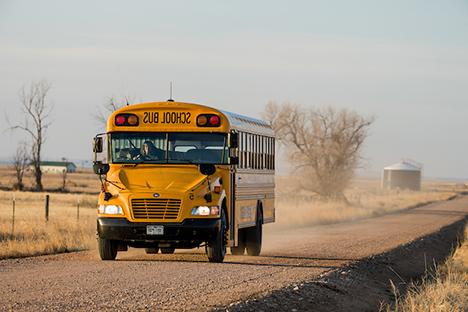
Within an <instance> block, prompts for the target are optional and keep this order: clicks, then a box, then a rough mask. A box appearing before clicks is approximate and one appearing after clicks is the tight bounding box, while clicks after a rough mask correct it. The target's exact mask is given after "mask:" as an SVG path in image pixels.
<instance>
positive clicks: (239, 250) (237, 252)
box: [231, 229, 245, 256]
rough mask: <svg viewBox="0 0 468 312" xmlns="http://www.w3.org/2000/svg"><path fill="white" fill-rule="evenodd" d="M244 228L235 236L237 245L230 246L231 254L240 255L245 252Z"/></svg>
mask: <svg viewBox="0 0 468 312" xmlns="http://www.w3.org/2000/svg"><path fill="white" fill-rule="evenodd" d="M244 231H245V230H244V229H240V230H239V232H238V234H237V236H238V238H237V242H238V244H237V246H236V247H231V254H232V255H235V256H242V255H243V254H244V252H245V233H244Z"/></svg>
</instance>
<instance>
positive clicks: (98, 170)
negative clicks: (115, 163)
mask: <svg viewBox="0 0 468 312" xmlns="http://www.w3.org/2000/svg"><path fill="white" fill-rule="evenodd" d="M109 169H110V167H109V164H103V163H102V162H100V161H95V162H94V164H93V170H94V173H95V174H98V175H104V174H106V173H108V172H109Z"/></svg>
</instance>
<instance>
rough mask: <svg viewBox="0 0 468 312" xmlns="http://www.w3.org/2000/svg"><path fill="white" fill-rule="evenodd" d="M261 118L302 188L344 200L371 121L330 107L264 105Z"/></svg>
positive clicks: (371, 119) (358, 161)
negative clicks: (276, 140) (283, 149)
mask: <svg viewBox="0 0 468 312" xmlns="http://www.w3.org/2000/svg"><path fill="white" fill-rule="evenodd" d="M264 115H265V118H266V119H267V120H268V121H269V122H270V123H271V125H272V127H273V129H274V130H275V133H276V136H277V138H278V140H279V142H280V143H281V144H282V145H284V146H285V147H286V152H287V154H288V156H289V158H290V160H291V161H292V163H293V165H294V168H295V169H296V171H297V172H299V171H300V172H301V174H303V176H304V177H307V178H305V179H304V178H303V179H301V181H303V182H302V187H303V188H305V189H307V190H310V191H313V192H315V193H317V194H318V195H320V196H322V197H324V198H332V199H340V200H346V197H345V196H344V190H345V189H346V187H347V186H348V185H349V183H350V181H351V179H352V177H353V175H354V172H355V170H356V168H357V167H358V165H359V163H360V160H361V159H362V158H361V156H360V153H361V149H362V146H363V143H364V141H365V139H366V138H367V134H368V129H369V127H370V125H371V124H372V122H373V118H365V117H362V116H360V115H358V114H357V113H355V112H353V111H349V110H346V109H341V110H336V109H334V108H332V107H327V108H323V109H314V108H310V109H306V108H303V107H300V106H298V105H294V104H283V105H278V104H276V103H274V102H270V103H268V105H267V106H266V108H265V114H264Z"/></svg>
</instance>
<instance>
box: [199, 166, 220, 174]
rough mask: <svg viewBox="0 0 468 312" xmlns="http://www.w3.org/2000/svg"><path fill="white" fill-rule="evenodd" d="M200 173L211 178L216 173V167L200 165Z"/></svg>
mask: <svg viewBox="0 0 468 312" xmlns="http://www.w3.org/2000/svg"><path fill="white" fill-rule="evenodd" d="M198 170H200V173H201V174H203V175H206V176H210V175H212V174H214V173H215V172H216V166H215V165H212V164H200V165H198Z"/></svg>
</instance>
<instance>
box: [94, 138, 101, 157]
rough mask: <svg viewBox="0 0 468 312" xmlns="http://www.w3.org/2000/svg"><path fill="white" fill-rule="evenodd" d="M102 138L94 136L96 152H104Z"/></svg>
mask: <svg viewBox="0 0 468 312" xmlns="http://www.w3.org/2000/svg"><path fill="white" fill-rule="evenodd" d="M102 145H103V144H102V138H101V137H95V138H94V145H93V152H94V153H102Z"/></svg>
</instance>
